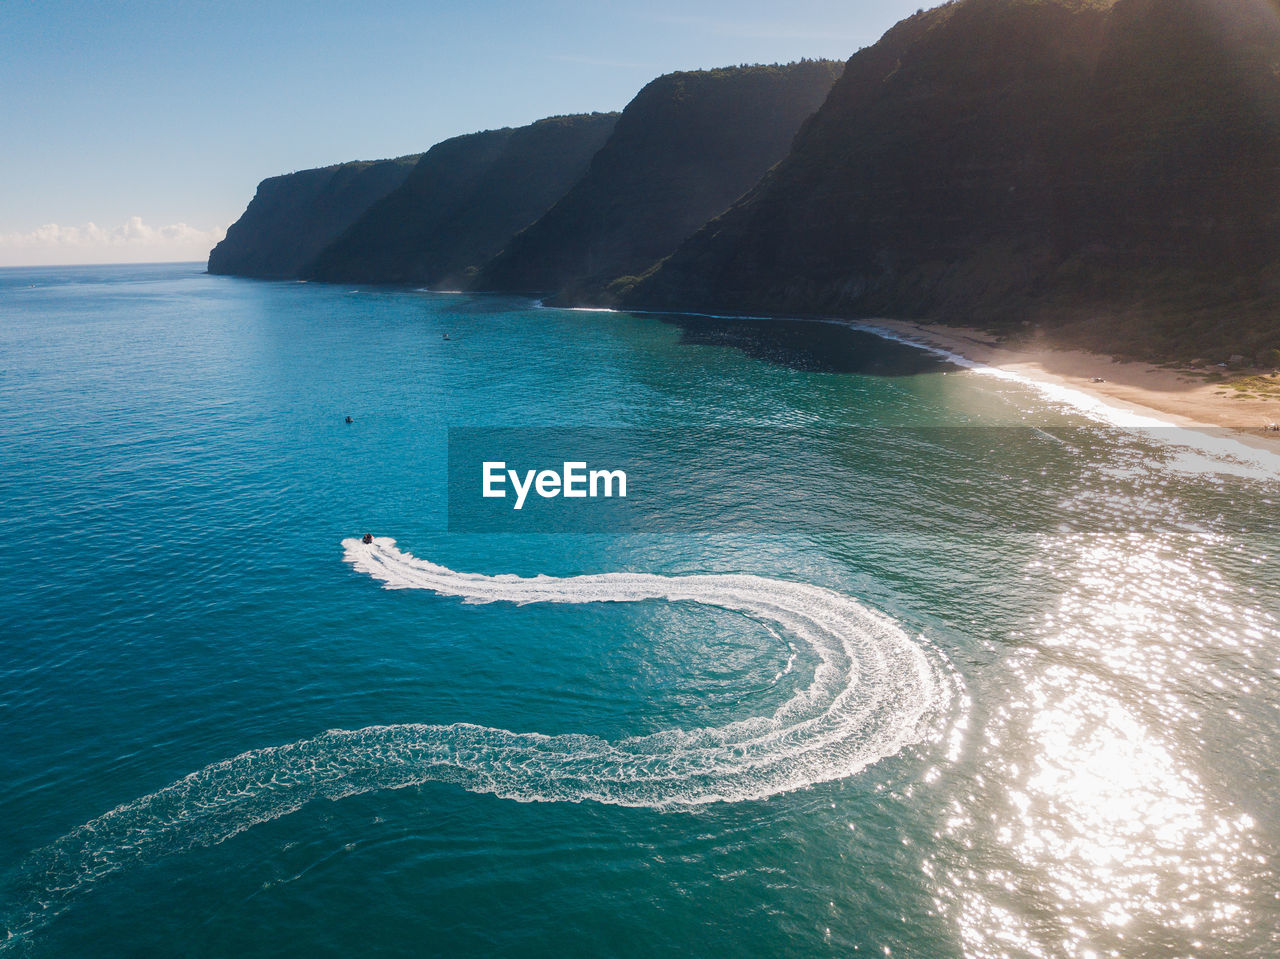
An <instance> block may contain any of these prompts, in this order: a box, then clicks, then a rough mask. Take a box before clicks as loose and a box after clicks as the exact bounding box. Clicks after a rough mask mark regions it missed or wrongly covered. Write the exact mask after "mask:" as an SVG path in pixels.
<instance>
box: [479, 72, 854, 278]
mask: <svg viewBox="0 0 1280 959" xmlns="http://www.w3.org/2000/svg"><path fill="white" fill-rule="evenodd" d="M840 69H841V66H840V64H838V63H834V62H831V61H826V60H816V61H803V62H800V63H791V64H787V65H785V66H743V67H729V68H725V69H719V70H702V71H697V72H692V73H672V74H668V75H666V76H662V77H659V78H658V79H656V80H654V81H653V82H652V83H650V84H649V85H648V86H646V87H645V88H644V89H643V90H641V91H640V93H638V94H637V95H636V97H635V99H633V100H632V101H631V103H629V104H628V105H627V108H626V109H625V110H624V111H623V113H622V116H621V117H620V118H619V119H618V124H617V127H616V128H615V129H614V131H613V135H612V136H611V137H610V138H609V140H608V142H607V143H605V145H604V146H603V147H602V148H601V150H600V152H599V153H597V154H596V156H595V158H594V159H593V160H592V161H591V166H590V169H589V170H588V171H587V173H586V175H585V176H584V177H583V178H582V179H581V180H580V181H578V183H577V184H575V185H574V186H573V188H572V189H571V190H569V192H568V193H567V194H566V195H565V196H564V197H563V198H562V199H561V200H560V201H559V202H558V203H556V205H555V206H554V207H552V208H551V210H550V211H549V212H548V213H547V214H546V215H545V216H543V217H542V218H541V219H540V220H538V222H537V223H535V224H534V225H533V226H531V227H530V228H529V229H528V230H525V231H524V232H523V233H521V234H520V235H518V236H517V237H516V238H515V239H514V240H513V241H512V242H511V243H510V244H509V245H508V246H507V248H506V249H505V250H504V251H503V252H502V253H501V254H500V255H499V256H498V257H497V258H496V259H494V261H493V262H492V263H490V264H489V265H488V266H486V267H485V268H484V269H483V270H482V271H481V274H480V276H479V277H478V278H477V280H476V281H475V283H474V286H475V288H477V289H483V290H503V291H510V292H521V293H543V294H553V295H555V298H556V300H557V301H559V302H581V301H583V300H589V301H591V302H601V301H602V300H603V299H605V298H607V296H608V293H607V290H608V287H609V286H610V284H611V283H613V282H614V281H615V280H617V279H618V278H619V277H625V276H627V275H628V274H635V273H640V272H643V271H644V270H646V269H648V268H649V267H650V266H652V265H653V264H654V263H655V262H656V261H657V260H659V259H661V258H662V257H664V256H666V255H667V254H668V253H670V252H671V251H672V250H674V249H675V248H676V246H677V245H678V244H679V243H680V241H682V240H683V239H685V238H686V237H687V236H689V235H690V234H691V233H693V232H694V231H695V230H697V229H698V227H700V226H701V225H702V224H703V223H705V222H706V221H707V220H708V219H709V218H710V217H712V216H715V215H716V214H717V213H720V212H721V211H723V210H724V209H725V208H727V207H728V206H729V204H731V203H732V202H733V201H734V200H736V199H737V198H738V197H740V196H741V195H742V194H743V193H744V192H746V191H747V190H749V189H750V188H751V187H752V186H753V185H755V183H756V182H757V181H758V180H759V179H760V177H761V176H762V175H763V174H764V172H765V171H766V170H768V169H769V167H771V166H773V164H775V163H777V162H778V161H779V160H780V159H782V158H783V157H784V156H785V155H786V153H787V150H788V149H789V148H790V145H791V140H792V138H793V137H794V136H795V133H796V130H797V129H798V128H799V127H800V124H801V123H802V122H803V121H804V119H805V118H806V117H808V116H810V115H811V114H812V113H813V111H814V110H816V109H817V108H818V106H819V105H820V104H821V103H822V101H823V99H824V98H825V97H826V95H827V93H828V92H829V91H830V89H831V85H832V83H834V82H835V79H836V77H837V76H839V73H840ZM623 282H624V283H625V281H623ZM615 288H616V287H615Z"/></svg>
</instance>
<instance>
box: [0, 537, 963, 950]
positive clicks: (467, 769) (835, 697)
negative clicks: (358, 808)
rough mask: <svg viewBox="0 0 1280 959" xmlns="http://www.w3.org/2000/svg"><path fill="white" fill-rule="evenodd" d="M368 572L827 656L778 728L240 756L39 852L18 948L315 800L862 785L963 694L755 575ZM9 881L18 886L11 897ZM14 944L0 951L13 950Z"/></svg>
mask: <svg viewBox="0 0 1280 959" xmlns="http://www.w3.org/2000/svg"><path fill="white" fill-rule="evenodd" d="M342 545H343V547H344V548H345V556H344V558H345V559H346V561H347V562H349V563H350V564H351V565H352V566H353V567H354V568H355V569H357V570H360V571H362V572H365V573H368V574H369V575H370V576H372V577H374V578H375V579H378V580H381V581H382V582H383V583H384V585H385V586H386V588H389V589H425V590H430V591H432V592H435V593H438V594H440V595H443V596H457V597H461V598H462V599H463V600H464V601H465V602H468V603H490V602H498V601H502V602H511V603H519V604H523V603H606V602H607V603H626V602H638V601H641V600H654V599H656V600H666V601H671V602H681V601H685V602H694V603H702V604H704V605H709V606H717V607H721V608H723V609H730V610H737V611H739V612H742V613H745V614H746V615H747V616H749V617H753V618H757V619H759V620H763V621H767V622H772V623H774V624H777V625H778V626H780V627H781V628H782V629H783V630H784V631H785V632H786V633H788V634H790V635H791V636H792V637H794V638H797V639H799V640H800V641H802V642H804V643H806V644H808V645H809V646H810V647H811V648H812V649H813V650H814V652H815V653H816V654H817V656H818V659H819V665H818V666H817V668H816V669H815V671H814V676H813V680H812V682H811V683H810V684H809V686H808V687H807V688H805V689H802V690H800V691H799V692H797V693H796V694H795V695H794V696H793V697H792V698H791V699H789V700H788V701H787V702H785V703H784V704H783V705H782V706H780V707H779V708H778V709H777V710H776V711H775V712H774V713H773V715H771V716H757V717H751V718H746V719H741V720H738V721H736V722H732V723H729V724H728V725H725V726H720V727H715V728H704V729H690V730H685V729H670V730H666V731H664V732H659V733H654V734H651V735H645V736H635V737H631V738H627V739H622V740H618V741H613V742H611V741H608V740H605V739H601V738H599V737H596V736H590V735H579V734H566V735H556V736H548V735H543V734H541V733H532V732H512V731H511V730H507V729H491V728H487V727H484V726H474V725H469V724H456V725H452V726H428V725H419V724H405V725H396V726H370V727H366V728H364V729H357V730H340V729H335V730H330V731H329V732H326V733H323V734H321V735H319V736H317V737H315V738H314V739H307V740H302V741H300V742H295V743H290V744H288V745H284V746H271V747H268V748H266V749H255V750H251V751H250V752H246V753H242V754H240V755H239V756H235V757H234V758H231V759H227V760H225V761H223V762H219V763H214V764H213V765H211V766H206V767H205V768H204V769H201V770H199V771H197V772H194V773H191V774H190V775H188V776H186V777H184V778H182V779H180V780H178V781H177V782H175V783H173V784H171V785H169V786H166V787H164V788H163V789H161V790H160V791H158V792H155V793H152V794H150V795H148V796H144V797H142V798H141V799H136V800H134V801H133V802H130V803H126V804H125V805H122V806H119V807H117V808H116V809H113V810H112V811H110V812H108V813H106V814H105V815H103V816H100V817H99V818H97V819H95V820H93V821H92V822H89V823H86V824H85V825H83V826H81V827H80V828H78V829H76V830H74V831H73V832H71V833H69V834H67V835H66V836H64V837H62V838H61V839H59V840H57V841H56V842H54V843H53V844H52V845H50V846H48V847H45V848H44V849H42V850H40V851H38V852H36V853H33V854H32V856H31V857H30V858H29V859H28V861H27V862H26V863H25V864H24V865H23V867H22V868H21V870H20V874H19V878H18V883H17V885H18V886H19V887H20V888H19V889H18V890H17V892H18V895H16V896H6V898H8V899H9V901H11V902H23V903H25V905H24V906H23V907H21V908H19V909H18V910H17V911H16V912H15V913H14V914H11V915H9V916H7V917H6V919H5V927H6V929H7V930H8V936H9V938H8V940H7V942H8V943H10V944H12V943H15V942H17V941H19V940H21V939H24V938H26V936H27V935H28V934H29V933H30V932H31V931H33V930H34V929H35V928H38V927H39V926H40V925H43V924H44V923H45V922H47V921H48V920H49V919H51V918H52V917H53V916H55V915H57V914H58V913H59V912H61V911H62V910H63V909H65V908H66V907H67V906H68V905H69V904H70V902H71V900H72V899H73V898H74V897H75V896H76V895H77V894H79V893H80V892H82V891H83V890H84V889H85V888H86V887H87V886H89V885H90V884H91V883H93V882H95V881H96V880H98V879H100V878H102V877H104V876H107V875H110V874H111V873H114V872H118V871H119V870H121V869H124V868H126V867H127V866H128V865H129V864H131V863H133V862H137V861H145V860H151V859H154V858H156V857H159V856H162V855H165V854H168V853H173V852H179V851H182V850H184V849H190V848H194V847H197V846H209V845H214V844H216V843H219V842H222V841H223V840H225V839H227V838H229V837H231V836H234V835H236V834H237V833H239V832H241V831H243V830H245V829H247V828H249V827H250V826H252V825H254V824H256V823H260V822H266V821H268V820H272V819H277V818H279V817H281V816H284V815H286V814H288V813H291V812H293V811H295V810H297V809H299V808H300V807H302V806H303V805H305V804H306V803H309V802H312V801H313V800H316V799H340V798H343V797H345V796H352V795H357V794H360V793H367V792H372V791H375V790H385V789H401V788H404V787H406V786H412V785H416V784H419V783H424V782H429V781H441V782H452V783H456V784H458V785H460V786H462V787H463V788H465V789H469V790H472V791H474V792H482V793H492V794H494V795H497V796H502V797H505V798H507V799H514V800H518V801H522V802H533V801H542V802H584V801H595V802H602V803H613V804H617V805H623V806H647V807H654V808H672V807H680V806H691V805H697V804H702V803H711V802H738V801H742V800H750V799H761V798H764V797H767V796H772V795H775V794H777V793H781V792H785V791H789V790H794V789H798V788H801V787H805V786H810V785H813V784H815V783H821V782H826V781H829V780H833V779H839V778H842V777H845V776H850V775H852V774H854V773H856V772H858V771H859V770H861V769H863V768H864V767H866V766H867V765H869V764H871V763H874V762H876V761H877V760H880V759H883V758H884V757H886V756H891V755H893V754H894V753H896V752H898V751H899V750H900V749H901V748H902V747H903V746H905V745H907V744H910V743H913V742H917V741H919V740H920V739H921V738H922V737H923V736H924V735H925V733H926V730H927V726H928V723H929V720H930V717H931V716H936V715H938V710H939V708H940V707H941V706H942V705H943V704H944V702H945V700H946V698H947V691H948V685H947V681H946V676H945V674H944V672H943V671H942V670H941V669H940V668H939V667H938V666H936V665H934V664H932V663H931V662H930V659H929V657H927V656H926V654H925V651H924V649H923V648H922V647H921V646H920V645H919V644H917V643H915V642H913V641H912V640H911V639H910V638H909V637H908V636H907V634H906V633H905V632H903V630H902V629H901V628H900V627H899V626H898V625H897V624H896V623H895V622H894V621H893V620H891V619H889V618H888V617H887V616H884V615H882V614H880V613H876V612H873V611H872V610H869V609H867V608H866V607H864V606H863V605H861V604H860V603H858V602H857V601H856V600H854V599H852V598H851V597H848V596H844V595H842V594H840V593H837V592H834V591H832V590H829V589H824V588H822V587H818V586H811V585H808V584H805V583H794V582H785V581H782V580H775V579H766V578H764V577H761V576H748V575H718V574H708V575H696V576H657V575H653V574H647V573H605V574H600V575H590V576H571V577H567V578H557V577H552V576H535V577H532V578H521V577H518V576H513V575H499V576H484V575H480V574H475V573H457V572H454V571H453V570H450V569H446V568H445V567H443V566H437V565H435V564H433V563H428V562H426V561H424V560H420V559H416V558H414V557H413V556H411V555H409V554H407V553H404V552H401V551H400V550H399V549H397V548H396V545H395V540H393V539H388V538H377V539H375V540H374V541H373V542H372V543H371V544H365V543H363V542H361V541H360V540H358V539H347V540H343V544H342ZM7 885H8V884H7ZM5 942H6V940H0V949H2V948H4V943H5Z"/></svg>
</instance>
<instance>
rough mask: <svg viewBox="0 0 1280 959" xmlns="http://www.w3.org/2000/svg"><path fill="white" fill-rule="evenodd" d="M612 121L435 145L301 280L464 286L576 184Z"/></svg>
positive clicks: (572, 120) (534, 127) (603, 116)
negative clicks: (405, 177)
mask: <svg viewBox="0 0 1280 959" xmlns="http://www.w3.org/2000/svg"><path fill="white" fill-rule="evenodd" d="M616 120H617V114H614V113H593V114H585V115H580V116H563V117H550V118H548V119H545V120H539V121H538V122H536V123H532V124H530V125H529V126H525V127H520V128H518V129H502V130H491V131H488V132H485V133H473V134H470V135H467V136H461V137H454V138H453V139H451V140H446V141H444V142H443V143H439V144H437V145H436V146H434V147H432V148H431V149H430V150H429V151H428V152H427V153H426V154H425V155H424V156H423V157H422V159H421V161H419V163H418V165H417V166H416V167H415V168H414V169H413V172H412V173H410V175H409V176H408V178H407V179H406V180H405V181H404V183H403V184H402V185H401V186H400V187H399V188H398V189H396V190H395V191H393V192H391V193H389V194H388V195H387V196H385V197H383V198H382V199H380V200H379V201H378V202H376V203H374V204H373V205H372V206H371V207H370V208H369V209H368V210H367V211H366V212H365V213H364V215H363V216H361V217H360V218H359V219H358V220H357V221H356V222H355V223H353V224H352V225H351V227H350V228H349V229H348V230H347V231H346V232H345V233H344V234H343V235H342V236H341V237H339V238H338V239H337V240H336V241H335V242H334V243H332V244H330V245H329V246H328V247H327V248H326V249H325V250H324V251H323V252H322V253H320V255H319V256H318V257H316V259H315V260H314V261H313V262H311V263H310V264H308V265H307V266H306V267H304V269H303V275H305V276H307V277H309V278H312V279H318V280H329V281H344V282H347V281H350V282H377V283H430V284H435V285H445V286H462V285H465V284H466V283H467V282H468V280H469V279H470V277H471V276H472V275H473V274H474V273H475V271H476V270H477V269H478V268H479V266H480V265H481V264H483V263H485V262H486V261H487V260H488V259H489V258H490V257H492V256H493V255H494V254H495V253H497V252H498V251H499V250H501V249H502V247H503V245H504V244H506V243H507V241H508V240H510V239H511V237H512V236H514V235H515V234H516V233H518V232H519V231H520V230H522V229H524V228H525V227H527V226H528V225H529V224H531V223H533V222H534V221H535V220H536V219H537V218H538V217H539V216H541V215H542V214H543V213H545V212H546V211H547V209H548V208H549V207H550V206H551V205H552V204H553V203H555V202H556V200H558V199H559V198H560V197H561V196H562V195H563V194H564V192H565V191H566V190H568V189H569V187H570V186H572V185H573V183H574V181H576V180H577V179H578V178H579V177H580V176H581V175H582V174H583V172H584V171H585V170H586V168H587V164H588V163H589V162H590V160H591V157H592V156H593V155H594V154H595V152H596V151H597V150H598V149H600V147H601V145H603V144H604V142H605V140H606V139H607V137H608V136H609V134H610V133H611V132H612V131H613V127H614V123H615V121H616Z"/></svg>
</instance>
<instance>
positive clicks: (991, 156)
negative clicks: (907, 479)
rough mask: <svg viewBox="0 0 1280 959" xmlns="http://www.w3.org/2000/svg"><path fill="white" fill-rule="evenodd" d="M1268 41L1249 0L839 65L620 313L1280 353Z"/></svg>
mask: <svg viewBox="0 0 1280 959" xmlns="http://www.w3.org/2000/svg"><path fill="white" fill-rule="evenodd" d="M1277 174H1280V29H1278V28H1277V19H1276V14H1275V10H1274V9H1273V7H1272V5H1271V4H1270V3H1268V2H1265V0H1264V2H1256V0H1216V2H1208V0H1117V2H1115V3H1114V4H1111V3H1089V2H1081V0H961V2H957V3H951V4H948V5H946V6H944V7H940V8H938V9H935V10H931V11H928V12H926V13H921V14H917V15H916V16H914V17H911V18H910V19H908V20H906V21H903V22H902V23H900V24H899V25H898V26H896V27H894V28H893V29H892V30H890V31H889V32H888V33H887V34H886V35H885V36H884V38H883V39H881V40H880V42H879V43H877V44H875V45H874V46H872V47H869V48H867V49H865V50H862V51H860V52H859V53H857V54H855V55H854V56H853V57H852V58H851V59H850V60H849V62H848V64H847V65H846V68H845V71H844V75H843V77H842V78H841V80H840V82H839V83H838V84H837V85H836V87H835V89H834V90H833V91H832V93H831V96H830V97H829V98H828V100H827V102H826V103H825V104H824V106H823V108H822V109H821V110H820V111H819V112H818V113H817V114H816V115H815V116H814V117H813V119H812V120H811V121H810V122H809V123H808V124H806V125H805V127H804V129H803V130H802V131H801V133H800V134H799V135H798V136H797V138H796V143H795V147H794V149H793V151H792V153H791V154H790V156H788V158H787V159H786V160H785V161H784V162H783V163H781V164H779V166H778V167H777V168H776V169H774V170H773V171H772V172H771V173H770V175H769V176H768V177H766V178H765V179H764V180H763V181H762V182H761V183H760V184H759V185H758V186H757V187H756V189H755V190H753V191H752V192H751V193H750V194H749V195H748V196H746V197H744V198H743V199H742V200H741V201H740V202H739V203H738V204H736V205H735V206H734V207H733V208H732V209H731V210H730V211H728V212H727V213H726V214H724V215H723V216H721V217H719V218H718V219H716V220H713V221H712V222H710V223H708V224H707V225H706V226H704V227H703V228H702V229H701V230H700V231H699V232H698V233H697V234H696V235H695V236H693V237H691V238H690V239H689V240H688V241H687V242H686V243H685V244H684V245H683V246H682V247H681V248H680V249H679V250H678V251H677V252H676V253H675V254H674V255H672V256H671V257H670V258H669V259H668V260H667V261H666V262H665V263H663V264H662V266H661V267H660V268H659V269H658V270H656V271H655V272H654V273H652V274H651V275H649V276H647V277H646V278H645V279H644V280H643V282H642V283H641V284H640V285H639V286H638V287H636V288H635V289H634V290H633V291H632V292H631V293H630V295H629V296H628V297H627V298H626V300H625V302H626V304H627V305H630V306H635V307H643V308H672V309H694V310H705V309H713V310H719V311H735V312H751V313H759V312H774V313H801V314H840V315H846V316H848V315H853V316H875V315H881V316H895V317H905V318H928V319H936V320H942V321H952V322H959V323H965V324H974V325H985V326H991V327H995V328H1001V327H1003V328H1006V329H1022V328H1023V327H1024V325H1031V324H1035V325H1041V326H1042V327H1043V328H1044V329H1045V330H1046V331H1047V332H1049V333H1050V334H1051V335H1053V336H1056V337H1057V338H1058V339H1059V340H1062V341H1067V342H1072V343H1076V344H1080V345H1085V346H1089V347H1092V348H1096V349H1103V350H1109V351H1113V352H1121V353H1127V354H1138V355H1147V356H1157V355H1165V356H1182V357H1184V358H1187V357H1189V356H1190V355H1200V354H1203V355H1212V356H1214V357H1215V358H1216V357H1217V356H1218V355H1219V354H1221V355H1222V357H1223V358H1225V356H1226V355H1227V354H1230V353H1242V354H1246V355H1248V356H1255V355H1259V354H1263V353H1264V352H1265V351H1266V350H1267V349H1269V348H1270V347H1273V346H1275V345H1277V341H1278V340H1280V335H1278V334H1280V282H1278V281H1280V276H1278V273H1277V264H1278V263H1280V176H1278V175H1277Z"/></svg>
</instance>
